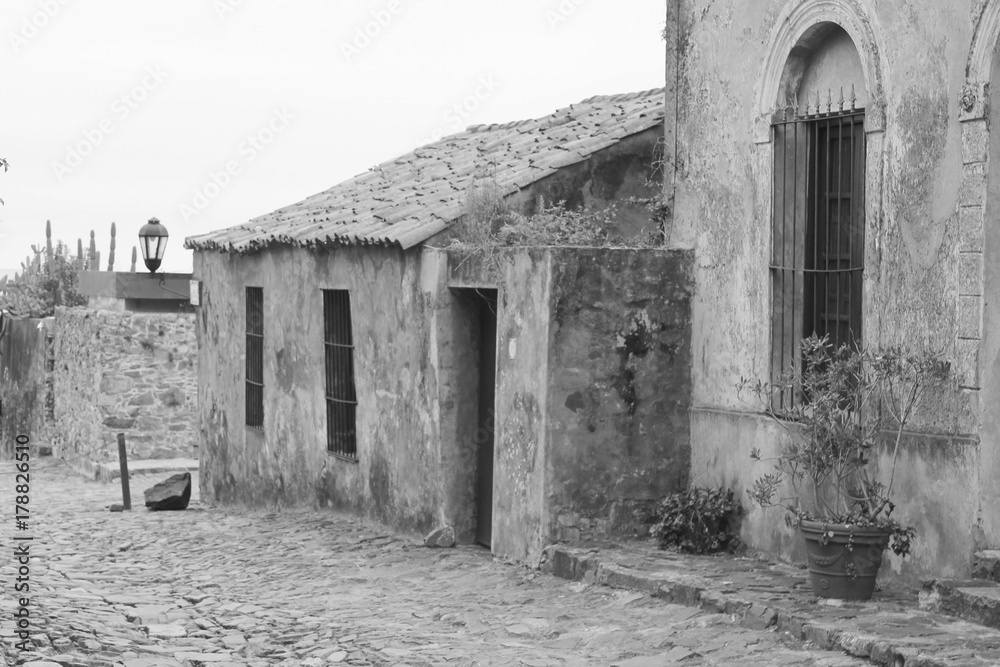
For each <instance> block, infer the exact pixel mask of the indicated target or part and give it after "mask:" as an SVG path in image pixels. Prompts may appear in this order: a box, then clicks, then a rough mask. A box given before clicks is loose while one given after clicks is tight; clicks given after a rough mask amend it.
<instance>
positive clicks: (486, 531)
mask: <svg viewBox="0 0 1000 667" xmlns="http://www.w3.org/2000/svg"><path fill="white" fill-rule="evenodd" d="M475 293H476V295H477V296H478V299H477V301H478V308H477V309H478V311H479V313H478V315H479V392H478V393H479V406H478V410H477V413H478V417H477V428H476V443H477V445H478V447H477V452H476V542H478V543H479V544H482V545H484V546H486V547H491V546H492V539H493V433H494V426H495V421H496V408H495V405H494V401H495V399H496V364H497V291H496V290H475Z"/></svg>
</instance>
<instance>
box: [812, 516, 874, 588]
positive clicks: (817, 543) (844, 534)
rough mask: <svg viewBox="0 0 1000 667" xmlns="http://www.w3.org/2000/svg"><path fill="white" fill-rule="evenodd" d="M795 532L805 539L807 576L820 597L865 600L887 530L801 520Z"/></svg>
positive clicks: (872, 584) (872, 586)
mask: <svg viewBox="0 0 1000 667" xmlns="http://www.w3.org/2000/svg"><path fill="white" fill-rule="evenodd" d="M799 532H801V533H802V537H803V538H804V539H805V541H806V553H807V554H808V557H809V578H810V580H811V581H812V587H813V592H814V593H815V594H816V595H817V596H818V597H821V598H837V599H840V600H868V599H870V598H871V596H872V593H873V592H874V591H875V577H876V576H878V569H879V567H880V566H881V565H882V553H883V552H884V551H885V548H886V546H887V545H888V544H889V532H888V531H886V530H883V529H882V528H876V527H872V526H854V525H845V524H838V523H821V522H819V521H802V522H801V523H800V524H799Z"/></svg>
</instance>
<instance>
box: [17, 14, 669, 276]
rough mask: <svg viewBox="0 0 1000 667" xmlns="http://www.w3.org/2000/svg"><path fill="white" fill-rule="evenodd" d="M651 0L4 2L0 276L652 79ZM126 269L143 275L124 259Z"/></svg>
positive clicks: (222, 221)
mask: <svg viewBox="0 0 1000 667" xmlns="http://www.w3.org/2000/svg"><path fill="white" fill-rule="evenodd" d="M664 19H665V4H664V3H663V2H662V0H502V1H501V0H491V1H486V0H375V1H368V0H351V1H347V0H171V1H170V2H163V1H162V0H86V1H84V0H4V11H3V13H2V15H0V36H2V39H0V81H2V85H3V93H4V98H5V101H4V104H3V105H2V107H0V118H2V119H3V123H2V127H3V128H4V129H3V131H2V133H0V158H6V159H7V161H8V162H9V164H10V169H9V171H7V172H6V173H2V172H0V198H2V199H3V201H4V205H3V206H0V275H2V274H3V273H4V272H5V271H4V270H5V269H9V270H19V267H20V263H21V262H22V261H23V260H24V258H25V257H26V256H27V255H28V254H30V253H31V245H32V244H36V245H38V246H39V247H42V246H44V243H45V221H46V220H51V221H52V237H53V241H56V240H63V241H65V242H66V243H67V244H69V245H70V247H71V248H72V251H73V253H74V254H75V252H76V244H77V239H78V238H82V239H83V240H84V247H86V246H87V245H88V243H89V237H90V232H91V231H94V232H95V237H96V242H97V249H98V250H99V251H100V253H101V263H102V267H101V268H102V269H106V268H107V256H108V247H109V243H110V227H111V223H112V222H115V223H116V231H117V239H116V245H117V249H116V252H115V255H116V257H115V266H114V268H115V269H116V270H128V269H129V264H130V256H131V248H132V246H133V245H137V234H138V231H139V228H140V227H141V226H142V225H143V224H144V223H145V222H146V220H148V219H149V218H151V217H154V216H155V217H157V218H158V219H159V220H160V221H161V223H162V224H163V225H164V226H165V227H166V228H167V230H168V231H169V233H170V240H169V242H168V245H167V250H166V256H165V259H164V262H163V267H162V268H163V270H166V271H177V272H188V271H190V270H191V266H192V253H191V251H188V250H185V249H184V248H183V240H184V238H185V237H187V236H193V235H197V234H201V233H205V232H208V231H212V230H215V229H220V228H223V227H229V226H232V225H238V224H241V223H244V222H246V221H248V220H250V219H251V218H253V217H256V216H258V215H263V214H265V213H269V212H271V211H273V210H275V209H277V208H280V207H282V206H287V205H289V204H292V203H295V202H297V201H300V200H302V199H304V198H305V197H307V196H309V195H312V194H315V193H317V192H321V191H323V190H325V189H327V188H329V187H331V186H333V185H335V184H337V183H339V182H341V181H344V180H346V179H348V178H350V177H352V176H355V175H357V174H359V173H362V172H364V171H366V170H367V169H369V168H370V167H372V166H374V165H376V164H379V163H381V162H384V161H387V160H391V159H394V158H396V157H398V156H400V155H403V154H405V153H407V152H409V151H411V150H413V149H414V148H416V147H418V146H421V145H424V144H427V143H431V142H432V141H434V140H436V139H438V138H440V137H441V136H446V135H448V134H452V133H455V132H459V131H461V130H463V129H465V128H466V127H467V126H468V125H473V124H479V123H494V122H507V121H513V120H522V119H526V118H536V117H541V116H545V115H547V114H549V113H551V112H553V111H555V110H556V109H558V108H561V107H565V106H568V105H569V104H572V103H576V102H579V101H581V100H583V99H586V98H588V97H592V96H594V95H604V94H615V93H626V92H633V91H639V90H647V89H650V88H658V87H660V86H662V85H663V82H664V76H665V74H664V44H663V41H662V39H661V37H660V32H661V31H662V29H663V25H664ZM138 264H139V270H143V266H142V259H141V257H140V259H139V262H138Z"/></svg>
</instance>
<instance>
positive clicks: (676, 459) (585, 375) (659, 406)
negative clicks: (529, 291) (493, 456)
mask: <svg viewBox="0 0 1000 667" xmlns="http://www.w3.org/2000/svg"><path fill="white" fill-rule="evenodd" d="M552 280H553V293H554V299H555V304H554V313H553V333H552V356H551V358H550V360H549V364H550V367H551V370H550V380H549V406H550V407H549V411H550V415H551V418H550V420H549V438H550V440H549V444H548V447H549V455H548V461H547V466H548V471H547V474H548V476H549V479H550V482H549V484H548V488H547V496H548V501H547V502H548V504H549V510H548V517H547V519H548V522H549V534H550V535H551V536H553V537H555V538H557V539H560V540H566V541H576V540H579V539H580V538H581V537H583V538H585V539H586V538H605V537H608V536H615V535H630V534H635V532H637V531H638V532H643V527H642V526H641V525H637V521H636V518H635V514H636V510H638V511H639V512H640V513H641V511H642V510H644V509H648V507H649V506H650V505H651V504H653V503H655V502H656V501H658V500H659V499H661V498H662V497H663V496H665V495H667V494H669V493H672V492H674V491H678V490H680V489H683V488H686V485H687V478H688V470H689V463H690V462H689V456H690V449H689V442H690V440H689V437H690V436H689V428H688V414H687V411H688V407H689V405H690V396H691V386H690V378H691V374H690V368H691V354H690V350H691V347H690V346H691V338H690V299H691V292H692V287H693V285H692V275H691V273H690V265H689V263H688V258H687V257H685V254H684V253H663V252H651V251H642V250H638V251H629V250H618V251H605V250H598V249H591V250H579V251H561V250H553V279H552Z"/></svg>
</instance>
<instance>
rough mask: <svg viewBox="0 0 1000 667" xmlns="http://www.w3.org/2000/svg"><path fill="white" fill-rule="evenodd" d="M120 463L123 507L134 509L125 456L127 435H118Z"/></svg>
mask: <svg viewBox="0 0 1000 667" xmlns="http://www.w3.org/2000/svg"><path fill="white" fill-rule="evenodd" d="M118 463H119V465H120V466H121V473H122V505H123V507H124V508H125V509H127V510H130V509H132V497H131V496H130V495H129V490H128V457H126V455H125V434H124V433H119V434H118Z"/></svg>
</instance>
